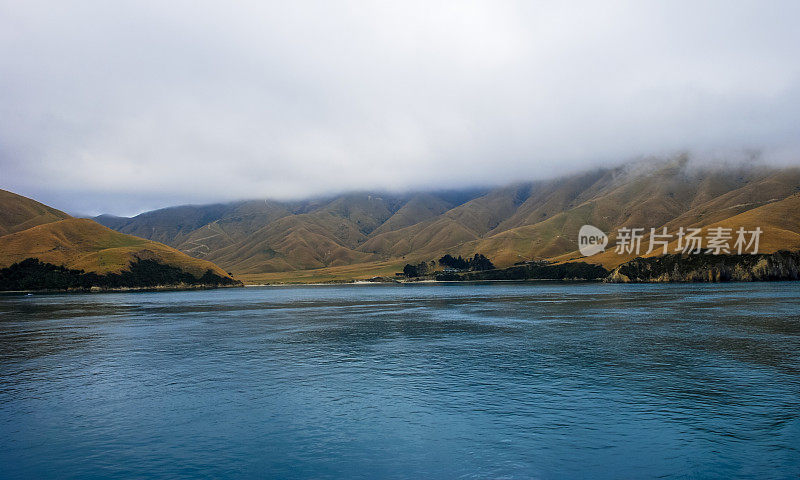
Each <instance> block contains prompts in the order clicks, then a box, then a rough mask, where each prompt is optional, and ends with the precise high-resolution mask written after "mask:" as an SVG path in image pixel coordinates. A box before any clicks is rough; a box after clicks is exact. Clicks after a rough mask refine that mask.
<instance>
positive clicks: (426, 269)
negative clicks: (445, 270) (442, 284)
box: [403, 262, 436, 278]
mask: <svg viewBox="0 0 800 480" xmlns="http://www.w3.org/2000/svg"><path fill="white" fill-rule="evenodd" d="M435 267H436V264H435V263H433V262H431V263H428V262H420V263H418V264H416V265H412V264H410V263H407V264H406V266H405V267H403V275H405V276H406V277H408V278H411V277H422V276H424V275H427V274H429V273H432V272H433V269H434V268H435Z"/></svg>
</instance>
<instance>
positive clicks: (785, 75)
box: [0, 0, 800, 237]
mask: <svg viewBox="0 0 800 480" xmlns="http://www.w3.org/2000/svg"><path fill="white" fill-rule="evenodd" d="M797 18H800V3H798V2H796V1H788V0H787V1H775V2H757V1H737V2H723V1H704V2H699V3H698V2H688V1H671V2H659V3H651V2H632V1H631V2H628V1H622V2H610V3H609V2H591V1H577V2H527V1H514V0H511V1H505V2H492V1H488V0H478V1H471V2H428V1H421V0H420V1H418V0H406V1H402V2H356V3H351V2H347V1H345V2H342V3H340V2H314V1H306V0H298V1H291V2H286V1H276V0H266V1H241V2H214V1H205V0H203V1H197V2H190V3H184V2H177V3H173V2H166V3H165V2H154V1H150V0H144V1H136V2H124V1H123V2H106V1H101V0H86V1H81V2H71V1H64V2H45V3H42V2H36V1H29V2H0V32H2V34H0V58H2V59H3V61H2V63H0V105H2V107H3V114H2V115H0V172H1V173H2V185H0V187H2V188H6V189H9V190H11V191H14V192H18V193H21V194H24V195H27V196H29V197H32V198H37V199H38V200H40V201H43V202H45V203H47V204H49V205H57V206H58V207H59V208H61V209H63V210H65V211H67V212H68V213H83V214H91V215H96V214H99V213H114V214H124V215H130V214H136V213H139V212H142V211H148V210H153V209H155V208H160V207H164V206H170V205H180V204H186V203H216V202H228V201H231V200H240V199H247V198H263V197H265V196H267V197H269V198H273V199H279V200H291V199H299V198H308V197H311V196H314V195H321V194H325V195H334V194H336V193H338V192H349V191H363V190H379V191H390V192H402V191H409V190H438V189H441V188H449V189H453V188H456V189H458V188H463V187H467V186H469V187H474V186H485V185H491V186H500V185H505V184H508V183H513V182H516V181H520V180H543V179H547V178H552V177H553V176H559V175H571V174H574V173H577V172H579V171H582V170H585V169H587V168H594V167H603V168H609V167H612V166H614V164H615V163H616V162H618V161H620V160H621V159H635V158H639V157H640V156H643V155H651V154H655V155H668V154H672V153H674V152H679V151H691V152H693V153H694V154H696V155H697V156H698V157H712V158H713V157H719V158H728V157H730V156H731V155H732V154H736V153H737V152H742V151H747V150H749V149H754V150H758V151H761V152H762V155H763V157H764V158H765V159H768V160H770V161H774V162H776V163H782V164H784V165H785V164H787V163H791V162H796V161H797V159H798V158H800V109H799V108H798V105H800V55H798V54H797V45H800V29H798V28H797V25H796V23H797V21H796V19H797ZM453 228H455V227H453ZM453 234H454V235H460V236H461V237H464V232H455V231H454V232H453Z"/></svg>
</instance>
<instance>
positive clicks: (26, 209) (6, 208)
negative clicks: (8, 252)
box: [0, 190, 70, 236]
mask: <svg viewBox="0 0 800 480" xmlns="http://www.w3.org/2000/svg"><path fill="white" fill-rule="evenodd" d="M66 218H70V216H69V215H67V214H66V213H64V212H62V211H60V210H56V209H55V208H51V207H48V206H47V205H44V204H41V203H39V202H37V201H35V200H31V199H30V198H27V197H23V196H22V195H17V194H16V193H11V192H8V191H6V190H0V236H3V235H8V234H9V233H15V232H20V231H22V230H26V229H28V228H31V227H35V226H37V225H42V224H44V223H50V222H56V221H58V220H64V219H66Z"/></svg>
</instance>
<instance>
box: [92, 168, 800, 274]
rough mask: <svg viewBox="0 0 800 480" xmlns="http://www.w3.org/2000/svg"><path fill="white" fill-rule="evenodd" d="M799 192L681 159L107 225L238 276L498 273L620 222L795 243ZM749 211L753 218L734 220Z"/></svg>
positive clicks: (610, 259) (605, 259)
mask: <svg viewBox="0 0 800 480" xmlns="http://www.w3.org/2000/svg"><path fill="white" fill-rule="evenodd" d="M798 193H800V169H798V168H774V167H767V166H763V165H761V166H757V165H746V164H719V165H696V164H693V163H692V162H691V161H690V160H689V159H688V158H687V157H686V156H678V157H676V158H671V159H666V160H648V161H642V162H636V163H632V164H628V165H622V166H619V167H616V168H602V169H595V170H592V171H587V172H582V173H578V174H574V175H569V176H565V177H561V178H555V179H550V180H543V181H535V182H521V183H517V184H515V185H509V186H505V187H501V188H495V189H490V190H485V191H477V190H469V191H467V190H465V191H463V192H457V191H455V192H454V191H450V192H436V191H432V192H426V193H414V194H408V195H385V194H377V193H350V194H346V195H340V196H336V197H330V198H320V199H314V200H309V201H303V202H272V201H263V200H260V201H251V202H238V203H233V204H227V205H223V206H222V207H220V206H207V207H203V206H200V207H192V209H188V210H186V212H187V215H186V218H184V217H183V215H182V213H181V212H183V211H184V210H182V209H186V208H187V207H176V208H174V209H167V210H169V211H170V212H171V213H170V218H172V220H170V221H168V222H166V223H164V222H162V220H159V216H161V217H163V215H164V213H163V211H157V212H149V213H145V214H142V215H139V216H137V217H134V218H132V219H126V220H122V222H123V223H124V225H123V226H121V227H120V226H115V225H112V224H111V221H107V222H106V223H107V224H108V225H109V226H111V227H113V228H117V229H119V230H120V231H123V232H126V233H128V232H137V233H139V234H140V235H142V236H145V237H147V238H153V239H161V240H163V241H164V242H165V243H167V244H169V245H171V246H173V247H175V248H177V249H180V250H181V251H183V252H185V253H188V254H191V255H193V256H196V257H198V258H204V259H208V260H212V261H214V262H216V263H218V264H219V265H221V266H223V267H224V268H225V269H227V270H229V271H232V272H234V273H235V274H237V275H238V274H246V275H247V276H248V278H250V279H257V278H263V279H264V280H268V279H270V278H279V277H281V275H280V274H281V273H283V272H293V271H295V272H297V271H309V272H357V271H359V270H361V271H364V272H373V271H376V269H378V270H380V271H383V270H381V269H383V268H384V267H381V268H380V269H379V268H378V267H377V266H378V265H397V264H400V265H402V264H403V263H406V262H415V261H422V260H432V259H436V258H438V257H439V256H441V255H443V254H445V253H452V254H460V255H465V256H467V255H472V254H474V253H483V254H484V255H486V256H488V257H489V258H490V259H492V261H493V262H494V263H495V264H496V265H497V266H500V267H503V266H509V265H512V264H514V263H517V262H520V261H527V260H534V259H551V260H568V259H575V258H580V254H579V253H578V251H577V249H578V248H577V247H578V245H577V233H578V230H579V229H580V227H581V226H582V225H585V224H591V225H594V226H596V227H598V228H600V229H601V230H603V231H605V232H608V233H609V236H610V237H611V244H612V245H613V243H614V241H615V236H616V231H617V230H618V229H619V228H623V227H637V228H644V229H646V231H649V229H650V228H651V227H652V228H663V227H665V226H666V227H668V228H669V229H670V230H677V228H679V227H681V226H683V227H708V226H713V225H716V224H720V225H722V224H725V225H727V224H726V223H725V222H728V223H730V224H732V223H731V222H745V221H749V220H751V219H752V220H754V221H762V220H763V221H764V222H765V223H764V224H765V228H766V227H769V228H768V231H766V232H765V234H764V242H765V243H764V247H765V248H769V249H775V250H777V249H781V248H794V247H795V246H796V243H797V242H796V241H795V237H794V236H793V234H794V233H795V232H796V229H794V227H792V226H791V225H794V223H795V222H797V221H798V219H799V218H800V211H798V210H797V209H793V208H792V205H793V202H794V200H793V198H794V196H795V195H796V194H798ZM784 201H786V203H781V202H784ZM243 205H249V207H248V208H249V209H251V210H252V212H251V214H250V215H243V214H241V213H234V212H241V209H242V208H243ZM786 205H788V206H786ZM762 207H769V209H766V210H759V209H761V208H762ZM193 209H194V210H193ZM196 209H200V210H203V211H204V212H206V213H208V214H209V216H208V217H204V216H203V215H200V214H198V213H197V212H196ZM214 209H221V210H220V211H219V212H217V211H212V210H214ZM778 209H780V211H779V213H774V212H778ZM159 212H161V213H159ZM209 212H210V213H209ZM256 212H257V213H256ZM748 212H751V213H750V215H751V216H752V217H747V216H740V215H743V214H746V213H748ZM188 213H191V215H189V214H188ZM209 218H212V220H210V221H208V222H207V223H205V224H204V225H202V226H198V225H199V224H200V223H202V222H203V221H205V220H207V219H209ZM254 219H255V220H254ZM98 221H101V222H103V221H104V219H98ZM114 222H119V220H118V219H115V220H114ZM170 222H171V223H170ZM770 222H772V223H770ZM164 232H167V233H168V234H164ZM628 257H629V256H625V255H615V254H614V255H612V254H610V253H609V252H606V253H604V254H601V255H598V256H596V257H592V258H590V259H589V261H594V262H597V263H601V264H603V265H604V266H606V267H609V268H611V267H614V266H616V265H618V264H620V263H622V262H624V261H627V260H630V258H628ZM373 266H374V268H373ZM331 269H333V270H331ZM259 275H261V277H259ZM309 275H310V276H311V277H313V275H314V274H313V273H310V274H309ZM325 275H328V273H325ZM336 275H337V278H339V277H338V275H339V273H336ZM306 276H308V275H306V274H297V275H292V278H300V277H302V278H305V277H306Z"/></svg>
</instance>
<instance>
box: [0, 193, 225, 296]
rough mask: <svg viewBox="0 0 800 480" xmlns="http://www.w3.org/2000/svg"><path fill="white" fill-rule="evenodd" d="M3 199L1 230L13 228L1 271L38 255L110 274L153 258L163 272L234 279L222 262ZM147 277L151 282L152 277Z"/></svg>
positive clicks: (4, 238)
mask: <svg viewBox="0 0 800 480" xmlns="http://www.w3.org/2000/svg"><path fill="white" fill-rule="evenodd" d="M0 200H1V201H2V206H3V208H4V209H3V210H1V211H0V228H2V231H3V232H10V233H6V234H3V235H0V269H2V268H6V267H10V266H11V265H13V264H18V263H21V262H23V261H24V260H27V259H32V258H36V259H38V260H39V261H40V262H43V263H45V264H51V265H53V266H56V267H64V268H67V269H71V270H76V271H77V270H83V271H85V272H88V273H94V274H98V275H109V274H120V273H124V272H128V271H129V269H130V268H131V266H132V265H133V264H140V263H141V262H142V261H145V262H147V261H151V264H152V265H162V266H164V269H161V271H162V272H164V271H167V270H165V269H168V268H172V269H173V270H174V272H176V274H177V272H182V273H180V275H183V274H184V273H185V274H189V275H191V276H193V277H196V278H198V279H199V278H201V277H203V276H204V275H206V274H207V273H208V272H210V274H211V275H210V276H208V275H207V276H206V278H212V279H213V278H214V276H216V277H218V278H219V279H225V282H228V281H229V280H230V281H231V282H232V279H231V277H230V275H229V274H228V273H227V272H225V271H224V270H223V269H221V268H220V267H218V266H217V265H215V264H213V263H211V262H209V261H206V260H200V259H197V258H194V257H191V256H189V255H187V254H185V253H183V252H181V251H179V250H177V249H175V248H172V247H169V246H167V245H164V244H161V243H158V242H155V241H152V240H147V239H144V238H139V237H135V236H132V235H126V234H123V233H120V232H117V231H115V230H112V229H110V228H108V227H105V226H103V225H100V224H99V223H97V222H95V221H93V220H89V219H82V218H72V217H70V216H69V215H67V214H65V213H64V212H61V211H59V210H56V209H54V208H51V207H48V206H46V205H43V204H41V203H39V202H36V201H34V200H31V199H29V198H25V197H22V196H19V195H16V194H13V193H11V192H6V191H0ZM24 227H28V228H24ZM153 262H154V263H153ZM159 268H160V267H159ZM157 269H158V268H157ZM175 269H177V270H175ZM140 278H141V277H140ZM187 278H191V277H187ZM142 280H144V281H147V282H149V283H152V280H153V279H142ZM229 283H230V282H229Z"/></svg>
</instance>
